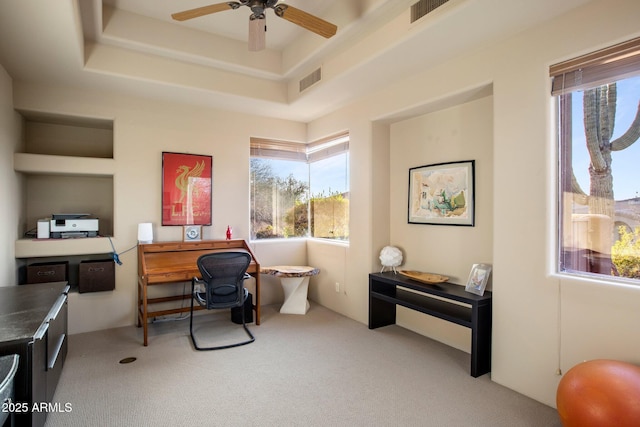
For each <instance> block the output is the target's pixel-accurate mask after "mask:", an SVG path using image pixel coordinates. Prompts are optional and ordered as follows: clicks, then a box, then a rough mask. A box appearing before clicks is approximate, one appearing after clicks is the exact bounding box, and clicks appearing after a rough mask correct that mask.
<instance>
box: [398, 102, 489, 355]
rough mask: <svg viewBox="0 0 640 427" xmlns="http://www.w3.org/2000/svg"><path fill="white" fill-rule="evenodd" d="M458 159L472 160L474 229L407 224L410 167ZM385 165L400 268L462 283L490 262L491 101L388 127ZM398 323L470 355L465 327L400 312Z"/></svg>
mask: <svg viewBox="0 0 640 427" xmlns="http://www.w3.org/2000/svg"><path fill="white" fill-rule="evenodd" d="M463 160H475V226H474V227H454V226H442V225H423V224H408V223H407V194H408V193H409V189H408V183H409V177H408V170H409V168H412V167H416V166H422V165H425V164H434V163H443V162H452V161H463ZM390 163H391V178H390V182H391V188H393V191H391V193H390V203H389V205H390V207H391V240H390V243H391V244H392V245H394V246H397V247H399V248H400V249H401V250H402V251H403V253H404V265H403V266H402V267H403V268H405V269H408V270H418V271H428V272H432V273H438V274H443V275H445V276H447V277H449V280H450V281H451V282H452V283H458V284H465V283H466V280H467V277H468V275H469V271H470V270H471V266H472V265H473V264H475V263H488V264H492V263H493V102H492V97H490V96H488V97H484V98H481V99H479V100H475V101H471V102H468V103H465V104H462V105H457V106H454V107H450V108H446V109H444V110H439V111H436V112H433V113H430V114H425V115H422V116H419V117H416V118H413V119H408V120H403V121H401V122H398V123H395V124H393V125H391V152H390ZM487 288H488V289H489V290H490V289H491V283H489V284H488V287H487ZM397 323H398V324H401V325H403V326H405V327H407V328H409V329H412V330H415V331H417V332H420V333H423V334H425V335H427V336H430V337H432V338H435V339H437V340H439V341H442V342H445V343H447V344H449V345H452V346H454V347H457V348H460V349H462V350H465V351H467V352H469V351H470V347H471V333H470V330H469V329H468V328H464V327H459V326H454V325H452V324H451V323H449V322H446V321H443V320H440V319H436V318H434V317H431V316H427V315H423V314H420V313H416V312H415V311H412V310H407V309H402V308H400V309H398V318H397Z"/></svg>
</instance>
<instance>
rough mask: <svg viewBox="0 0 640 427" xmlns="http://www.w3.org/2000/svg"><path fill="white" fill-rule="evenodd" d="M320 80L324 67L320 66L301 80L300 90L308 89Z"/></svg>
mask: <svg viewBox="0 0 640 427" xmlns="http://www.w3.org/2000/svg"><path fill="white" fill-rule="evenodd" d="M320 80H322V68H318V69H317V70H315V71H313V72H312V73H311V74H309V75H308V76H306V77H304V78H303V79H302V80H300V92H302V91H304V90H306V89H308V88H309V87H311V86H313V85H314V84H316V83H318V82H319V81H320Z"/></svg>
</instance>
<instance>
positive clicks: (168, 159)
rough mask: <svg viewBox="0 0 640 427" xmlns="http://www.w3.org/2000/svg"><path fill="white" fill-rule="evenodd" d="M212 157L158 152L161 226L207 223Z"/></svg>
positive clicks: (209, 220) (209, 216)
mask: <svg viewBox="0 0 640 427" xmlns="http://www.w3.org/2000/svg"><path fill="white" fill-rule="evenodd" d="M212 163H213V158H212V157H211V156H202V155H197V154H182V153H169V152H163V153H162V225H211V184H212V179H213V173H212V172H213V171H212Z"/></svg>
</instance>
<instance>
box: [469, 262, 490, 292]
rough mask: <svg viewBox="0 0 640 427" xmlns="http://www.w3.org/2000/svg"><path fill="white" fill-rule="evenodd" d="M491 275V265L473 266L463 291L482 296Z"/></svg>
mask: <svg viewBox="0 0 640 427" xmlns="http://www.w3.org/2000/svg"><path fill="white" fill-rule="evenodd" d="M490 274H491V265H489V264H473V267H471V273H469V280H467V286H466V287H465V290H466V291H467V292H471V293H472V294H476V295H483V294H484V289H485V288H486V287H487V282H488V281H489V275H490Z"/></svg>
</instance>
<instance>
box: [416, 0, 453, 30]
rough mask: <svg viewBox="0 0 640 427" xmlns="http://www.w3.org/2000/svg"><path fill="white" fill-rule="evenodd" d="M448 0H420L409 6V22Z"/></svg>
mask: <svg viewBox="0 0 640 427" xmlns="http://www.w3.org/2000/svg"><path fill="white" fill-rule="evenodd" d="M448 1H449V0H420V1H419V2H418V3H416V4H414V5H413V6H411V23H412V24H413V23H414V22H416V21H417V20H418V19H420V18H422V17H423V16H425V15H426V14H427V13H430V12H433V11H434V10H435V9H436V8H438V7H440V6H442V5H443V4H445V3H447V2H448Z"/></svg>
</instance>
